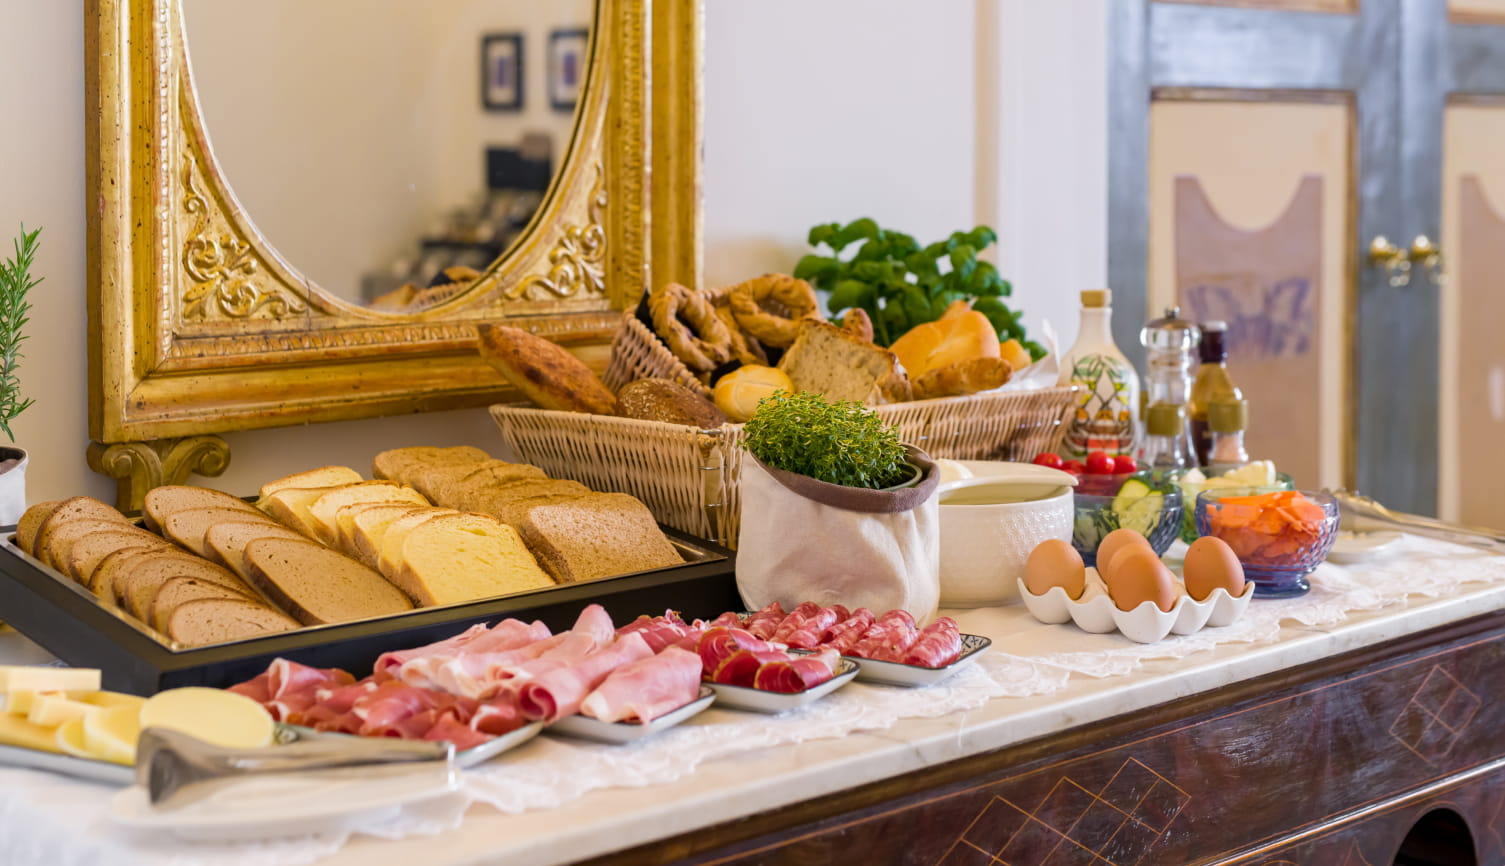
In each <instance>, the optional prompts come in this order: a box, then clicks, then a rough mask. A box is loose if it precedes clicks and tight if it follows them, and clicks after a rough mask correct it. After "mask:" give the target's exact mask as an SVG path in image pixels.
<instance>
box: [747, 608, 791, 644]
mask: <svg viewBox="0 0 1505 866" xmlns="http://www.w3.org/2000/svg"><path fill="white" fill-rule="evenodd" d="M785 616H786V614H785V613H784V608H783V607H781V606H780V605H779V603H778V602H776V601H775V602H773V603H771V604H769V605H768V606H767V607H765V608H763V609H762V610H760V611H758V612H757V613H755V614H753V615H752V616H751V617H748V620H747V630H748V631H750V632H752V633H753V634H754V635H756V636H758V637H760V638H763V639H764V640H767V639H768V638H771V637H773V633H774V632H776V631H778V630H779V623H781V622H783V621H784V617H785Z"/></svg>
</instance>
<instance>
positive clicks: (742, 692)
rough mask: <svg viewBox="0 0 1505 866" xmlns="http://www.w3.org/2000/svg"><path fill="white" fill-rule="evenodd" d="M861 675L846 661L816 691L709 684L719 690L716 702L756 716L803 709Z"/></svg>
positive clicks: (855, 665) (840, 663)
mask: <svg viewBox="0 0 1505 866" xmlns="http://www.w3.org/2000/svg"><path fill="white" fill-rule="evenodd" d="M856 676H857V663H856V662H854V661H853V660H851V659H848V658H843V659H842V660H841V661H839V662H837V663H836V676H834V677H831V678H830V679H829V680H826V681H825V682H823V683H821V684H820V685H818V686H815V687H814V688H809V689H805V690H804V691H802V692H768V691H764V690H762V689H755V688H751V687H749V686H731V685H726V684H725V683H707V684H706V685H709V686H710V687H711V688H713V689H715V690H716V703H717V704H718V705H720V706H723V707H729V708H730V709H734V710H749V711H751V712H754V713H782V712H784V711H785V710H792V709H795V708H796V707H803V706H804V705H805V704H808V703H810V702H812V701H817V700H820V699H821V698H823V697H825V696H826V695H829V694H830V693H832V692H834V691H836V690H837V689H839V688H841V687H842V686H844V685H846V684H847V683H849V682H851V681H852V679H853V678H854V677H856Z"/></svg>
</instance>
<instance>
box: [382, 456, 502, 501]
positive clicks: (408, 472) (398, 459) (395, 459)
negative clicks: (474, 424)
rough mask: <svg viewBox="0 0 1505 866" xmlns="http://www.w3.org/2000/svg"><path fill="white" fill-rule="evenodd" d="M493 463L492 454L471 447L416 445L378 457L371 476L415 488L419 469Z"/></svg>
mask: <svg viewBox="0 0 1505 866" xmlns="http://www.w3.org/2000/svg"><path fill="white" fill-rule="evenodd" d="M490 459H491V455H490V454H487V453H486V452H485V451H482V450H481V449H479V448H472V447H471V446H469V445H456V446H455V447H453V448H436V447H434V446H431V445H415V446H413V447H410V448H393V449H392V450H390V451H383V452H381V453H380V454H378V455H376V458H375V459H374V460H372V461H371V475H372V477H374V478H387V479H390V480H392V481H401V482H402V483H403V484H412V483H413V472H414V470H415V469H417V468H419V467H423V466H434V465H453V464H458V463H478V462H480V461H482V460H490ZM419 492H420V493H421V492H422V491H421V490H420V491H419Z"/></svg>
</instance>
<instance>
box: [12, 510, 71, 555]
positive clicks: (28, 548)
mask: <svg viewBox="0 0 1505 866" xmlns="http://www.w3.org/2000/svg"><path fill="white" fill-rule="evenodd" d="M62 504H63V500H61V499H52V500H48V501H47V502H38V503H37V504H36V505H33V506H31V507H30V508H28V509H26V510H25V511H24V512H22V513H21V520H20V521H19V522H18V523H16V546H17V547H19V548H21V550H22V551H23V552H25V553H30V554H34V552H35V548H34V547H33V545H34V544H35V543H36V540H37V530H38V529H41V528H42V524H43V523H44V522H46V520H47V518H48V517H51V516H52V512H54V511H56V510H57V509H58V506H59V505H62Z"/></svg>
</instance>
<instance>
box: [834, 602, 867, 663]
mask: <svg viewBox="0 0 1505 866" xmlns="http://www.w3.org/2000/svg"><path fill="white" fill-rule="evenodd" d="M875 619H876V617H874V616H873V612H872V611H870V610H868V609H867V608H865V607H859V608H857V610H856V611H854V612H853V613H852V615H851V616H849V617H847V618H845V619H843V620H842V621H841V622H838V623H837V624H835V625H833V626H831V627H830V628H828V629H826V633H825V635H824V636H822V638H821V644H822V645H824V646H828V647H831V648H832V649H834V650H836V651H837V652H838V653H841V654H842V655H846V654H847V651H848V650H850V649H851V648H852V647H854V646H856V645H857V642H858V641H859V640H862V635H863V633H865V632H866V631H867V630H868V629H870V628H872V627H873V622H874V621H875Z"/></svg>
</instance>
